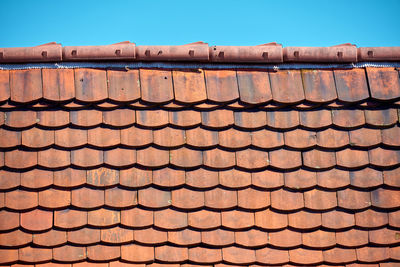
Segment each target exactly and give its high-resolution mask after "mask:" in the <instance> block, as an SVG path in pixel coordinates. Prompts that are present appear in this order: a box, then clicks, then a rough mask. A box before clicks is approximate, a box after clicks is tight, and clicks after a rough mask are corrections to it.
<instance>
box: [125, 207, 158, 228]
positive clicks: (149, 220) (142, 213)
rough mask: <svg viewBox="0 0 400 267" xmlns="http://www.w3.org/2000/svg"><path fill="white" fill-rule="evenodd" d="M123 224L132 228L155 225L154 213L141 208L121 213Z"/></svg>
mask: <svg viewBox="0 0 400 267" xmlns="http://www.w3.org/2000/svg"><path fill="white" fill-rule="evenodd" d="M121 224H122V225H125V226H131V227H144V226H149V225H152V224H153V212H152V211H149V210H143V209H139V208H133V209H129V210H122V211H121Z"/></svg>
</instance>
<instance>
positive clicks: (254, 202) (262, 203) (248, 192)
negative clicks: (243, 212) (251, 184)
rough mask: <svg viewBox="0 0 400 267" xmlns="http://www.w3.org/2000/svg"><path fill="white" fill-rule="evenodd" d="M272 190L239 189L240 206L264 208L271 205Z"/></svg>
mask: <svg viewBox="0 0 400 267" xmlns="http://www.w3.org/2000/svg"><path fill="white" fill-rule="evenodd" d="M270 202H271V200H270V192H268V191H261V190H257V189H253V188H246V189H243V190H240V191H238V206H239V207H241V208H244V209H262V208H266V207H268V206H269V205H270Z"/></svg>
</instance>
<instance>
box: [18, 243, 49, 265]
mask: <svg viewBox="0 0 400 267" xmlns="http://www.w3.org/2000/svg"><path fill="white" fill-rule="evenodd" d="M18 255H19V256H18V259H19V260H20V261H22V262H43V261H48V260H51V258H52V250H51V249H44V248H32V247H25V248H20V249H19V250H18Z"/></svg>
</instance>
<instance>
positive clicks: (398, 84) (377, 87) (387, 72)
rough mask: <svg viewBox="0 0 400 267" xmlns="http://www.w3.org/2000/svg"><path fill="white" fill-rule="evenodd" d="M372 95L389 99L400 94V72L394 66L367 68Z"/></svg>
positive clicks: (381, 98)
mask: <svg viewBox="0 0 400 267" xmlns="http://www.w3.org/2000/svg"><path fill="white" fill-rule="evenodd" d="M366 70H367V75H368V83H369V86H370V90H371V96H372V97H373V98H376V99H379V100H389V99H393V98H397V97H399V96H400V80H399V73H398V72H397V71H396V70H394V69H393V68H382V69H375V68H366Z"/></svg>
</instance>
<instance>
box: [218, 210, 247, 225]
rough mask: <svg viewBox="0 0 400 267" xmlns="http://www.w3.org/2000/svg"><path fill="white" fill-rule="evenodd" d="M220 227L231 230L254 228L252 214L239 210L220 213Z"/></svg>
mask: <svg viewBox="0 0 400 267" xmlns="http://www.w3.org/2000/svg"><path fill="white" fill-rule="evenodd" d="M221 218H222V225H223V226H224V227H227V228H231V229H243V228H249V227H252V226H254V214H253V213H252V212H245V211H239V210H232V211H225V212H222V213H221Z"/></svg>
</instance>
